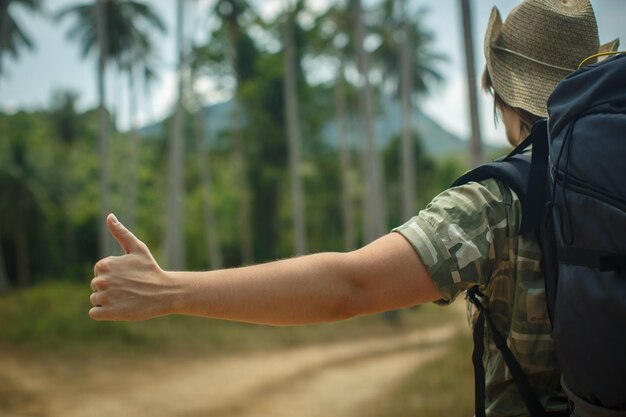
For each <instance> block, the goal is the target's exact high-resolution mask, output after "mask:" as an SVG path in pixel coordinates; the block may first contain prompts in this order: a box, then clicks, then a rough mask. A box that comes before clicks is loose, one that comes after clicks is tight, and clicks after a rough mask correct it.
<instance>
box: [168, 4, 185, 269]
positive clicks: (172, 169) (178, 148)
mask: <svg viewBox="0 0 626 417" xmlns="http://www.w3.org/2000/svg"><path fill="white" fill-rule="evenodd" d="M183 1H184V0H178V1H177V35H176V39H177V41H176V43H177V49H178V98H177V102H176V109H175V111H174V117H173V120H172V127H171V134H170V150H169V186H168V205H167V221H166V229H165V254H166V262H167V267H168V268H171V269H175V270H181V269H184V258H185V247H184V240H183V216H182V204H183V187H184V184H183V157H184V155H183V103H182V99H183V24H184V4H183Z"/></svg>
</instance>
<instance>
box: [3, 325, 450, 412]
mask: <svg viewBox="0 0 626 417" xmlns="http://www.w3.org/2000/svg"><path fill="white" fill-rule="evenodd" d="M457 331H459V328H458V326H454V325H449V326H445V327H440V328H437V329H430V330H420V331H414V332H411V333H404V334H401V335H398V336H394V337H392V338H389V337H387V338H375V339H367V340H360V341H348V342H341V343H332V344H325V345H320V346H312V347H304V348H295V349H290V350H282V351H278V352H272V353H259V354H248V355H245V356H244V355H237V356H227V357H218V358H191V359H190V358H189V357H186V358H178V359H177V358H171V357H168V358H167V360H163V359H157V358H148V359H143V358H141V359H140V360H138V361H136V362H135V363H128V361H117V362H116V361H113V360H112V359H106V360H102V361H101V362H95V361H93V362H91V361H90V362H88V363H84V364H81V365H80V366H74V367H73V368H71V369H68V367H67V366H66V365H64V364H62V363H37V362H34V363H33V362H32V361H30V362H29V361H28V360H27V359H26V358H19V357H18V358H17V359H18V360H16V358H15V354H13V358H10V357H9V356H8V353H7V352H3V351H1V350H0V415H2V416H6V417H25V416H29V417H35V416H38V417H39V416H40V417H61V416H63V417H104V416H106V417H111V416H116V417H125V416H130V417H134V416H138V417H140V416H150V417H166V416H167V417H175V416H179V417H196V416H211V417H235V416H237V417H243V416H257V417H258V416H261V417H266V416H268V417H269V416H271V417H281V416H294V415H297V416H299V417H315V416H327V415H334V416H343V417H350V416H357V415H358V414H359V413H358V411H359V410H361V409H362V407H365V406H367V404H368V402H370V401H372V400H373V399H375V398H376V397H377V396H380V395H384V393H385V392H386V390H387V389H389V388H390V387H391V386H392V385H393V383H394V382H396V381H400V380H401V379H402V378H403V377H405V376H407V375H408V374H409V373H410V372H412V371H413V370H414V369H415V368H416V367H418V366H420V364H422V363H425V362H427V361H429V360H432V359H434V358H436V357H438V356H440V355H442V354H443V353H445V350H446V346H447V344H446V341H447V340H449V339H450V338H451V337H452V336H453V335H454V333H455V332H457ZM18 356H19V355H18ZM7 413H8V414H7Z"/></svg>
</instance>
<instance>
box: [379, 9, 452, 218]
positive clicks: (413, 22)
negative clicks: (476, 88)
mask: <svg viewBox="0 0 626 417" xmlns="http://www.w3.org/2000/svg"><path fill="white" fill-rule="evenodd" d="M407 5H408V1H407V0H385V2H384V3H383V7H382V8H381V10H382V16H381V17H380V18H379V22H380V23H379V25H377V27H376V28H375V30H376V32H377V33H378V34H379V36H380V38H381V42H380V45H379V46H378V48H376V50H375V51H374V53H373V56H374V58H375V60H376V61H375V64H376V66H377V67H378V69H379V71H380V72H381V73H382V74H383V75H384V76H383V77H382V80H383V81H382V86H381V87H382V89H383V90H389V92H390V93H391V94H394V95H396V96H399V98H400V103H401V108H402V139H401V140H402V146H401V147H400V148H399V149H400V155H399V156H398V160H399V161H400V166H401V172H402V175H401V178H402V180H401V182H402V190H403V191H402V193H401V196H402V202H401V207H402V210H401V216H402V218H404V219H408V218H409V217H411V216H413V215H415V213H416V206H417V201H416V171H415V170H416V168H415V166H416V163H415V150H414V143H413V141H414V139H413V138H414V137H415V135H414V134H413V129H414V127H413V121H412V120H411V118H412V114H413V108H414V106H415V102H416V100H415V96H416V94H424V93H426V92H427V91H428V86H429V85H432V84H433V83H432V82H438V81H440V80H441V75H440V74H439V73H438V72H437V71H436V64H437V62H438V61H442V60H443V59H444V58H443V56H441V55H438V54H435V53H433V52H432V51H431V49H430V46H431V44H432V40H433V37H432V34H431V33H430V32H428V31H426V30H425V29H424V28H423V27H422V25H421V23H420V22H421V20H422V19H421V18H422V16H423V14H424V13H425V11H424V10H423V9H422V10H418V11H417V12H416V13H415V12H413V11H411V10H410V9H409V8H408V7H407ZM431 81H432V82H431Z"/></svg>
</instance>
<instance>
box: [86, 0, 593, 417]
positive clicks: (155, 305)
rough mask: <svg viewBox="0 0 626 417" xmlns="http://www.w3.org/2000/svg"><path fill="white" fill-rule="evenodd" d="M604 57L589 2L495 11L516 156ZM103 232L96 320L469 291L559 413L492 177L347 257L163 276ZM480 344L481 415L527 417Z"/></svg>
mask: <svg viewBox="0 0 626 417" xmlns="http://www.w3.org/2000/svg"><path fill="white" fill-rule="evenodd" d="M603 48H604V47H603ZM600 49H601V47H600V45H599V41H598V32H597V26H596V21H595V16H594V13H593V9H592V7H591V4H590V3H589V1H588V0H526V1H524V2H522V3H521V4H520V5H519V6H518V7H517V8H516V9H514V10H513V11H512V12H511V13H510V15H509V17H508V18H507V20H506V21H505V22H504V23H502V21H501V19H500V15H499V12H498V11H497V9H495V8H494V9H493V11H492V14H491V19H490V21H489V26H488V28H487V33H486V37H485V55H486V58H487V69H486V72H485V77H484V84H485V87H486V88H488V89H489V90H490V91H491V92H492V93H493V94H494V100H495V103H496V109H497V111H498V112H499V113H500V116H501V117H502V120H503V123H504V125H505V127H506V132H507V137H508V139H509V141H510V142H511V143H512V144H513V145H515V144H517V143H519V142H520V141H521V140H523V139H524V138H525V137H526V136H527V135H528V134H529V132H530V126H531V125H532V123H533V122H534V121H535V120H537V119H539V118H542V117H546V116H547V110H546V101H547V99H548V96H549V95H550V93H551V92H552V90H553V89H554V87H555V86H556V84H557V83H558V81H559V80H560V79H562V78H563V77H565V76H566V75H567V74H568V73H570V72H571V71H573V70H575V69H576V67H577V65H578V63H580V62H581V61H582V60H583V59H585V58H586V57H588V56H589V55H592V54H594V53H596V52H598V51H599V50H600ZM107 222H108V226H109V228H110V230H111V233H112V234H113V236H114V237H115V238H116V239H117V240H118V242H119V243H120V245H121V246H122V248H123V249H124V250H125V252H126V255H124V256H120V257H109V258H105V259H103V260H100V261H99V262H98V263H97V264H96V266H95V268H94V275H95V277H94V278H93V280H92V283H91V286H92V290H93V294H92V295H91V303H92V304H93V306H94V307H93V308H92V309H91V310H90V312H89V314H90V316H91V317H92V318H93V319H95V320H143V319H150V318H154V317H158V316H162V315H167V314H187V315H196V316H204V317H211V318H218V319H227V320H237V321H244V322H251V323H263V324H273V325H300V324H309V323H318V322H328V321H336V320H341V319H345V318H348V317H352V316H356V315H362V314H372V313H379V312H383V311H387V310H393V309H398V308H403V307H408V306H412V305H416V304H421V303H426V302H437V303H439V304H449V303H451V302H452V301H454V299H455V298H457V297H458V295H459V294H461V293H462V292H464V291H465V290H467V289H468V288H470V287H473V286H475V285H478V286H479V287H480V290H481V293H482V294H484V296H485V299H484V300H483V304H484V305H485V306H486V308H488V309H489V311H490V312H491V314H492V316H493V317H494V320H495V321H496V325H497V326H498V328H499V329H500V331H501V332H502V333H503V334H504V335H505V336H506V337H507V342H508V344H509V346H510V348H511V350H512V351H513V353H514V355H515V356H516V358H517V360H518V361H519V362H520V364H521V365H522V368H523V370H524V373H525V374H526V375H527V377H528V379H529V382H530V383H531V385H532V386H533V388H534V391H535V392H536V394H537V396H538V398H539V400H540V402H541V404H542V405H543V407H544V408H545V409H546V410H547V411H548V412H551V413H554V415H566V414H565V411H566V409H567V403H566V400H565V397H564V395H563V392H562V390H561V387H560V385H559V378H560V372H559V371H558V368H557V366H556V363H555V361H554V354H553V350H552V340H551V337H550V324H549V320H548V316H547V312H546V303H545V295H544V292H543V288H544V284H543V279H544V277H543V273H542V269H541V251H540V249H539V246H538V244H537V241H536V239H535V237H534V236H533V235H520V233H519V225H520V222H521V207H520V203H519V199H518V197H517V196H516V195H515V193H514V192H513V191H512V190H511V189H510V188H508V187H507V186H506V185H504V184H502V183H500V182H499V181H497V180H495V179H489V180H485V181H482V182H480V183H469V184H466V185H463V186H460V187H454V188H451V189H449V190H446V191H444V192H443V193H441V194H440V195H439V196H437V197H436V198H435V199H434V200H433V201H432V202H431V204H430V205H429V206H428V207H427V208H426V209H425V210H423V211H421V212H420V213H419V214H418V215H417V216H416V217H414V218H413V219H411V220H409V221H408V222H407V223H406V224H404V225H402V226H400V227H398V228H396V229H394V231H393V232H392V233H390V234H388V235H386V236H383V237H381V238H380V239H378V240H376V241H374V242H372V243H371V244H369V245H367V246H365V247H363V248H361V249H358V250H355V251H353V252H349V253H318V254H313V255H308V256H303V257H298V258H293V259H287V260H281V261H276V262H271V263H267V264H261V265H254V266H249V267H243V268H235V269H228V270H217V271H208V272H177V271H164V270H162V269H161V268H160V267H159V266H158V264H157V263H156V262H155V260H154V258H153V257H152V255H151V253H150V250H149V249H148V247H147V246H146V245H145V244H143V243H142V242H141V241H140V240H138V239H137V238H136V237H135V236H134V235H133V234H132V233H131V232H130V231H128V230H127V229H126V228H125V227H124V226H123V225H122V224H121V223H120V222H118V221H117V219H116V218H115V216H113V215H109V217H108V218H107ZM473 316H475V314H473ZM473 321H474V322H475V319H474V320H473ZM485 334H486V335H489V331H486V332H485ZM487 337H488V336H487ZM485 344H486V345H487V346H488V349H487V351H486V352H485V355H484V357H483V362H484V366H485V369H486V374H487V375H488V377H487V381H486V409H487V415H489V416H522V415H527V413H528V412H527V410H526V407H525V405H524V403H523V402H522V400H521V398H520V395H519V392H518V390H517V388H516V387H515V384H514V382H513V381H512V378H511V375H510V373H509V371H508V369H507V368H506V366H505V365H504V363H503V360H502V357H501V354H500V353H499V351H498V350H496V349H495V347H493V345H492V344H491V343H490V341H489V340H488V339H486V340H485Z"/></svg>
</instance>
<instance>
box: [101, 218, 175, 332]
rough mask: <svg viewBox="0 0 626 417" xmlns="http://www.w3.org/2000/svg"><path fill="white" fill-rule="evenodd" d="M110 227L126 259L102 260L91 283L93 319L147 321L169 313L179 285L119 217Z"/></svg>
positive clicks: (108, 224)
mask: <svg viewBox="0 0 626 417" xmlns="http://www.w3.org/2000/svg"><path fill="white" fill-rule="evenodd" d="M107 226H108V227H109V230H110V232H111V234H112V235H113V237H114V238H115V239H116V240H117V241H118V243H119V244H120V246H121V247H122V249H124V252H125V255H122V256H109V257H108V258H104V259H101V260H100V261H98V262H97V263H96V265H95V267H94V278H93V280H92V281H91V289H92V291H93V293H92V294H91V297H90V300H91V304H92V305H93V306H94V307H93V308H91V310H89V316H90V317H91V318H92V319H94V320H146V319H150V318H153V317H157V316H162V315H165V314H167V313H168V310H169V307H170V306H171V301H169V300H171V296H172V295H173V294H174V288H175V285H174V284H175V282H174V281H173V280H172V279H170V278H169V277H168V275H167V274H166V273H165V272H164V271H163V270H162V269H161V268H160V267H159V265H158V264H157V263H156V261H155V260H154V257H153V256H152V254H151V253H150V249H148V247H147V246H146V244H145V243H143V242H142V241H140V240H139V239H137V238H136V237H135V235H133V234H132V233H131V232H130V231H129V230H128V229H126V227H124V225H122V223H120V222H119V221H118V220H117V218H116V217H115V215H113V214H109V216H108V217H107Z"/></svg>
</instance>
